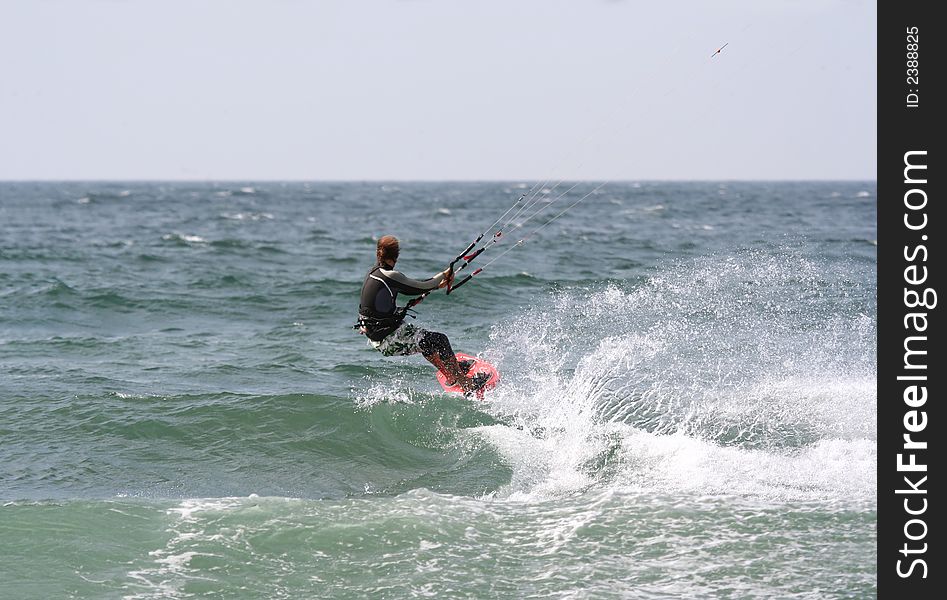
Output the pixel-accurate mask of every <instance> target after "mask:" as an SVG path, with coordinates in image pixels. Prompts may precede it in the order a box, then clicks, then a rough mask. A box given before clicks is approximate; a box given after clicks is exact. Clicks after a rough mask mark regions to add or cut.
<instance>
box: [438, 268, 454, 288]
mask: <svg viewBox="0 0 947 600" xmlns="http://www.w3.org/2000/svg"><path fill="white" fill-rule="evenodd" d="M438 275H441V276H442V277H443V279H441V282H440V283H439V284H437V287H438V289H440V288H443V287H447V286H449V285H450V284H452V283H454V270H453V269H447V270H446V271H441V272H440V273H438Z"/></svg>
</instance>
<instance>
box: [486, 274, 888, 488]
mask: <svg viewBox="0 0 947 600" xmlns="http://www.w3.org/2000/svg"><path fill="white" fill-rule="evenodd" d="M751 258H752V259H753V260H747V259H746V257H744V258H743V259H741V260H737V259H734V258H732V257H731V258H730V259H724V260H722V261H721V260H716V259H715V260H707V261H702V262H700V263H699V264H696V265H692V266H689V267H679V268H678V269H677V270H676V271H672V272H668V273H665V274H663V275H661V276H660V277H655V278H653V279H652V280H651V281H649V282H648V283H647V284H646V285H644V286H641V287H638V288H636V289H634V290H632V291H625V290H622V289H619V288H617V287H608V288H605V289H602V290H599V291H597V292H595V293H592V294H588V293H584V292H576V293H565V294H562V295H560V296H559V297H557V298H553V299H552V300H551V301H552V304H553V306H543V307H542V308H541V309H537V310H536V311H534V312H527V313H526V314H523V315H520V316H519V317H517V318H516V319H513V320H512V321H511V322H508V323H503V324H499V325H497V326H495V327H494V329H493V331H492V334H491V340H492V342H491V349H490V350H488V351H487V352H486V355H487V358H488V359H490V360H492V361H494V362H495V363H496V364H497V365H498V366H499V368H500V370H501V372H503V373H504V384H503V385H502V386H500V387H499V388H497V390H496V391H495V392H494V393H493V395H492V397H491V401H490V402H489V404H488V405H487V407H488V409H489V410H492V411H494V412H496V413H497V414H498V415H502V416H503V417H504V419H505V420H504V424H502V425H491V426H486V427H480V428H476V429H473V430H470V433H471V435H475V436H479V437H480V438H481V439H483V440H485V441H486V442H487V443H488V444H490V445H491V446H493V447H494V448H495V449H496V451H497V452H498V453H499V454H500V455H501V456H503V457H504V460H505V461H506V462H507V463H508V464H509V465H510V466H511V467H512V471H513V474H512V478H511V481H510V483H509V484H508V485H507V486H505V487H504V488H503V489H502V490H500V492H499V493H500V495H502V496H505V497H508V498H510V499H514V500H516V499H520V500H533V499H542V498H548V497H554V496H561V495H563V494H568V493H572V492H575V491H579V490H582V489H587V488H589V487H602V486H604V487H606V488H608V487H614V486H618V487H621V488H635V489H646V490H650V491H654V492H657V493H687V494H718V495H726V494H741V495H747V496H756V497H762V498H772V499H790V500H815V501H819V500H844V499H846V498H847V499H855V500H856V501H864V502H870V501H871V499H872V498H873V497H874V488H875V462H876V452H875V438H876V432H877V423H876V417H875V405H876V391H875V366H874V335H875V333H874V320H873V318H871V317H869V316H868V315H866V314H864V313H863V312H861V309H862V308H863V307H860V306H858V305H857V304H855V303H853V302H846V301H845V300H844V298H846V297H847V296H848V295H857V292H858V291H859V290H857V289H856V290H854V292H856V294H852V292H853V290H851V289H848V288H846V286H850V285H851V283H850V282H848V283H846V282H845V281H844V280H843V279H842V278H841V277H840V278H839V279H838V280H834V279H833V276H832V274H827V273H825V272H823V271H822V270H821V269H819V268H818V267H817V266H815V265H811V264H809V263H807V262H806V261H804V260H799V259H795V258H792V257H791V256H786V257H780V258H773V257H762V256H760V257H751ZM787 290H788V291H787ZM864 293H865V295H866V297H868V296H870V294H871V293H872V291H871V290H865V291H864ZM826 296H831V297H841V298H843V300H839V301H836V302H834V303H826V302H824V301H823V300H822V298H824V297H826ZM557 305H561V307H562V308H565V307H569V309H570V310H569V311H568V313H566V312H565V311H563V310H559V309H558V308H557ZM540 313H541V314H540ZM563 314H569V315H570V317H569V318H568V319H565V318H562V317H557V316H556V315H563Z"/></svg>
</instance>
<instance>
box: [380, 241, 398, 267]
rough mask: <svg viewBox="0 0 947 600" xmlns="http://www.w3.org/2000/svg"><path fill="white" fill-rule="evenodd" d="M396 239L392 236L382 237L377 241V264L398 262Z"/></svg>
mask: <svg viewBox="0 0 947 600" xmlns="http://www.w3.org/2000/svg"><path fill="white" fill-rule="evenodd" d="M398 250H399V248H398V238H396V237H395V236H393V235H384V236H382V237H381V239H379V240H378V250H377V251H376V252H375V255H376V256H377V257H378V262H391V261H395V260H398Z"/></svg>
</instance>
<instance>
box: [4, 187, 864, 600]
mask: <svg viewBox="0 0 947 600" xmlns="http://www.w3.org/2000/svg"><path fill="white" fill-rule="evenodd" d="M529 185H531V184H520V183H516V182H510V183H391V184H381V183H313V184H305V183H287V184H280V183H252V182H247V183H221V184H211V183H207V184H186V183H173V184H172V183H107V182H102V183H0V541H2V543H0V547H2V551H0V598H11V599H19V598H203V597H212V598H322V597H326V598H365V597H379V598H411V597H445V598H446V597H460V598H540V597H542V598H545V597H561V598H711V597H712V598H788V597H792V598H863V597H874V596H875V595H876V583H875V578H876V567H875V560H876V549H875V539H876V534H875V521H876V505H875V486H876V476H875V472H876V471H875V469H876V464H875V463H876V451H875V443H876V430H877V426H876V417H875V410H876V401H877V398H876V391H875V374H876V364H875V335H876V329H875V319H876V305H875V296H876V284H875V266H876V250H877V246H876V213H875V206H876V205H875V203H876V198H875V189H876V186H875V183H874V182H792V183H788V182H787V183H765V182H756V183H749V182H747V183H741V182H733V183H718V182H693V183H670V182H642V183H617V184H609V185H607V186H605V187H603V188H601V189H600V190H597V191H595V192H594V193H593V194H591V195H590V196H589V197H588V198H587V199H586V200H583V202H582V203H581V204H579V205H578V206H576V208H574V209H573V210H571V211H569V212H568V213H566V214H565V215H563V216H562V217H561V218H559V219H557V220H556V221H555V222H553V223H552V224H550V226H548V227H546V228H544V229H543V230H541V231H540V232H538V233H537V234H536V235H534V236H530V237H529V239H528V242H527V243H525V244H523V245H522V246H521V247H517V248H516V249H514V250H512V251H510V252H509V253H507V254H505V255H503V256H502V257H500V258H499V259H498V260H497V261H496V262H495V263H492V264H490V266H489V267H488V268H487V269H485V270H484V272H483V273H482V274H481V275H478V276H477V277H476V278H475V279H474V280H472V281H471V283H469V284H468V285H466V286H465V287H463V288H462V289H460V290H458V291H457V292H456V293H454V294H451V295H450V296H445V295H444V294H442V293H441V294H435V295H432V296H431V297H430V298H428V299H427V300H425V302H424V303H423V304H421V305H420V306H419V307H418V309H419V315H418V319H417V321H416V324H418V325H420V326H422V327H426V328H429V329H432V330H437V331H442V332H444V333H446V334H447V335H448V336H449V337H450V339H451V341H452V343H453V345H454V348H455V349H456V350H458V351H465V352H469V353H474V354H477V353H479V354H481V355H482V356H483V357H484V358H486V359H488V360H490V361H491V362H493V363H494V364H495V365H497V367H498V368H499V370H500V371H501V373H502V376H503V380H502V382H501V385H500V386H499V387H498V388H497V389H496V390H495V391H494V392H493V393H492V394H490V395H489V396H488V398H487V400H486V401H484V402H480V401H477V400H471V399H464V398H460V397H457V396H449V395H446V394H444V393H443V392H442V391H441V389H440V387H439V386H438V384H437V382H436V381H435V379H434V376H433V370H432V368H431V366H430V365H429V364H428V363H426V362H425V361H424V360H423V359H421V358H420V357H410V358H385V357H382V356H381V355H380V354H379V353H377V352H376V351H374V350H373V349H372V348H371V347H369V346H368V345H367V343H366V341H365V339H364V338H362V337H360V336H359V335H357V333H355V332H354V331H353V330H352V327H351V326H352V323H353V322H354V319H355V312H356V308H357V303H358V292H359V288H360V285H361V281H362V279H363V277H364V274H365V271H366V270H367V269H368V268H369V267H370V266H371V264H372V259H373V254H374V243H375V240H376V239H377V238H378V236H380V235H382V234H385V233H391V234H394V235H397V236H398V237H399V238H400V239H401V245H402V251H401V259H400V260H399V264H398V266H399V268H400V269H402V270H404V271H405V272H406V273H407V274H408V275H410V276H415V277H419V278H423V277H428V276H430V275H431V274H433V273H435V272H437V271H439V270H441V269H443V268H444V265H445V263H446V262H447V261H448V260H450V258H452V257H453V256H454V255H456V254H457V252H459V251H460V250H462V249H463V247H464V246H466V244H467V243H468V242H469V241H472V239H473V238H474V237H475V236H476V235H477V234H478V233H479V232H480V231H481V230H482V229H483V228H484V227H486V226H488V225H489V224H490V223H491V222H493V220H494V219H496V217H498V216H499V215H500V214H501V213H503V211H505V210H506V209H507V208H508V207H509V206H510V205H511V204H513V203H514V202H515V201H516V199H517V197H519V196H520V195H521V194H522V193H524V192H526V191H527V190H528V189H529ZM594 187H595V184H580V186H578V187H577V188H576V189H575V191H574V192H573V194H572V195H570V196H568V197H565V198H561V199H559V200H556V201H555V202H553V201H554V200H555V199H556V198H557V197H558V195H559V192H560V191H564V190H549V191H547V192H546V193H545V194H544V195H542V196H539V197H540V198H543V200H541V202H542V203H549V204H550V207H549V209H548V212H546V213H544V215H545V216H546V217H548V216H552V215H554V214H557V213H558V210H560V209H561V208H564V206H565V205H568V204H571V202H572V201H574V200H576V199H578V198H579V197H581V196H582V195H583V194H585V193H587V192H589V191H591V190H593V188H594ZM540 205H541V204H540ZM542 222H544V218H543V217H538V218H537V219H536V220H534V221H530V222H527V223H525V224H522V227H516V224H514V225H513V226H512V227H511V228H510V229H509V230H508V231H507V232H505V236H506V237H507V238H508V239H507V241H506V242H503V243H502V244H497V245H496V247H495V248H491V249H490V250H489V251H488V252H486V253H484V255H483V257H482V259H481V262H480V264H481V265H483V264H486V262H487V261H489V260H490V259H491V258H493V257H496V256H498V255H499V254H500V253H501V252H503V251H504V250H505V249H507V248H509V247H510V245H511V244H512V242H515V241H516V240H517V239H521V238H523V237H524V236H525V235H526V234H527V233H529V232H530V231H532V230H534V229H535V227H536V226H538V225H540V224H541V223H542Z"/></svg>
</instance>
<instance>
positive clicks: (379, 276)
mask: <svg viewBox="0 0 947 600" xmlns="http://www.w3.org/2000/svg"><path fill="white" fill-rule="evenodd" d="M399 250H400V248H399V245H398V238H396V237H394V236H393V235H386V236H382V238H381V239H379V240H378V247H377V250H376V253H375V255H376V257H377V259H378V260H377V263H376V264H375V266H374V267H372V268H371V270H369V271H368V274H367V275H366V276H365V282H364V283H363V284H362V295H361V300H360V301H359V306H358V325H359V331H360V332H361V333H363V334H365V335H366V336H367V337H368V340H369V343H371V345H372V346H373V347H374V348H375V349H376V350H378V351H379V352H381V353H382V354H384V355H385V356H408V355H410V354H417V353H419V352H420V353H421V355H422V356H424V358H426V359H427V360H428V362H430V363H431V364H432V365H434V366H435V367H437V369H438V370H439V371H440V372H441V373H443V374H444V376H445V377H446V378H447V381H448V382H449V385H454V384H459V385H460V387H461V389H463V391H464V394H470V393H474V392H476V391H477V390H479V389H480V388H481V387H483V385H484V384H485V383H486V380H487V379H488V376H486V375H483V376H481V375H477V376H476V377H474V378H468V377H467V371H468V370H469V369H470V366H471V365H470V363H467V361H464V362H458V361H457V357H456V356H455V355H454V351H453V349H452V348H451V345H450V340H448V339H447V336H446V335H444V334H443V333H437V332H435V331H427V330H425V329H422V328H420V327H417V326H415V325H411V324H410V323H405V322H404V319H405V314H406V312H407V308H408V307H400V308H399V307H398V305H397V302H396V301H397V299H398V294H399V293H401V294H406V295H408V296H420V295H421V294H424V293H426V292H430V291H432V290H435V289H438V288H443V287H446V286H448V285H450V284H451V283H452V282H453V280H454V273H453V271H451V270H450V269H447V270H445V271H442V272H440V273H438V274H437V275H435V276H434V277H431V278H430V279H425V280H423V281H419V280H416V279H411V278H409V277H407V276H405V275H404V273H401V272H400V271H396V270H395V263H397V262H398V253H399Z"/></svg>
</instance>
